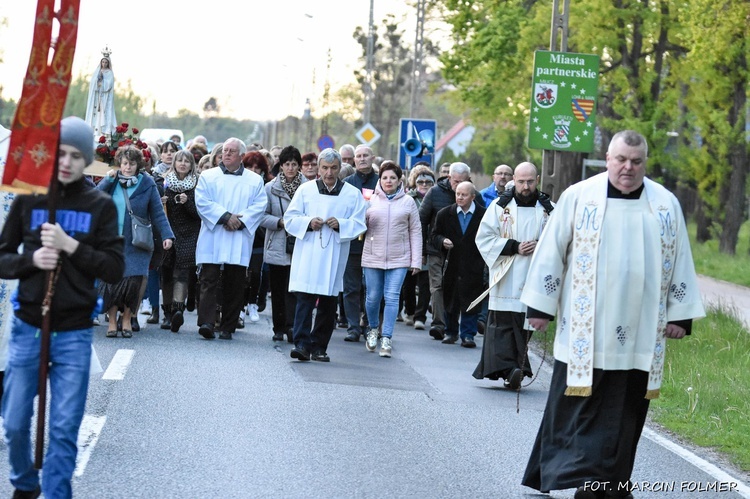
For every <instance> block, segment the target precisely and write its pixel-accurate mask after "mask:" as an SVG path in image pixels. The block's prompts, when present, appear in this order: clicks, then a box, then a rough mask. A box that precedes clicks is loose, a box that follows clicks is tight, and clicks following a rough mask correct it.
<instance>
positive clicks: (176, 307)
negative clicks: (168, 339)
mask: <svg viewBox="0 0 750 499" xmlns="http://www.w3.org/2000/svg"><path fill="white" fill-rule="evenodd" d="M197 183H198V175H197V174H196V172H195V159H194V158H193V155H192V154H191V153H190V152H189V151H178V152H176V153H175V155H174V159H173V162H172V166H171V167H170V169H169V170H168V171H167V173H166V174H165V175H164V197H163V198H162V200H163V201H164V206H165V207H166V210H167V219H168V220H169V225H170V226H171V227H172V230H174V233H175V237H176V239H175V243H174V246H173V247H172V248H171V249H170V250H168V251H166V252H165V253H164V259H163V260H162V268H161V290H162V296H163V297H164V322H162V325H161V327H162V329H170V330H171V331H172V332H173V333H176V332H178V331H179V330H180V326H182V324H183V323H184V322H185V319H184V318H183V313H184V311H185V298H187V295H188V281H189V277H190V273H191V272H192V273H193V274H195V247H196V246H197V244H198V233H199V232H200V228H201V219H200V216H198V211H197V210H196V208H195V186H196V184H197Z"/></svg>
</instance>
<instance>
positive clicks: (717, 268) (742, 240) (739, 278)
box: [687, 222, 750, 287]
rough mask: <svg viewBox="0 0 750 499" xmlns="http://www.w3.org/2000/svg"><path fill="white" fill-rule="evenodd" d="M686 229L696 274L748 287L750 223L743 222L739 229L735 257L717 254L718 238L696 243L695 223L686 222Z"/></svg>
mask: <svg viewBox="0 0 750 499" xmlns="http://www.w3.org/2000/svg"><path fill="white" fill-rule="evenodd" d="M687 229H688V234H689V236H690V248H691V249H692V251H693V261H694V262H695V271H696V272H697V273H699V274H703V275H706V276H709V277H713V278H714V279H720V280H722V281H727V282H733V283H735V284H739V285H740V286H748V287H750V257H748V247H749V246H750V222H745V223H744V224H743V225H742V227H741V228H740V232H739V236H738V237H739V239H738V242H737V252H736V254H735V255H725V254H722V253H719V240H718V236H717V237H716V238H714V239H712V240H710V241H706V242H705V243H696V242H695V230H696V227H695V222H688V224H687Z"/></svg>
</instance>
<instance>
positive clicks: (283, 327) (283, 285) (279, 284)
mask: <svg viewBox="0 0 750 499" xmlns="http://www.w3.org/2000/svg"><path fill="white" fill-rule="evenodd" d="M268 268H269V273H270V277H271V318H272V319H273V332H274V333H280V334H285V333H287V332H288V331H292V330H293V329H294V313H295V311H296V309H297V297H296V296H295V294H294V293H290V292H289V271H290V270H291V269H292V267H291V266H289V265H269V266H268Z"/></svg>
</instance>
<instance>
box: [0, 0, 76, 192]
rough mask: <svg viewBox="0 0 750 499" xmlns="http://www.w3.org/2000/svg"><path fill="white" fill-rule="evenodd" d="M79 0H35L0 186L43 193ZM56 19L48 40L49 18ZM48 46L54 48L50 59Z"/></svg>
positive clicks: (57, 132) (54, 154)
mask: <svg viewBox="0 0 750 499" xmlns="http://www.w3.org/2000/svg"><path fill="white" fill-rule="evenodd" d="M79 5H80V0H62V2H61V6H60V10H59V11H58V12H55V10H54V8H55V0H38V2H37V8H36V24H35V26H34V41H33V45H32V47H31V56H30V57H29V67H28V69H27V70H26V78H25V80H24V82H23V91H22V94H21V99H20V100H19V102H18V108H17V109H16V114H15V117H14V118H13V125H12V126H11V137H10V147H9V149H8V158H7V161H6V164H5V171H4V174H3V179H2V184H1V185H0V188H1V189H4V190H10V191H14V192H24V193H30V192H35V193H46V192H47V188H48V186H49V183H50V178H51V176H52V171H53V169H54V166H55V159H56V157H57V148H58V146H59V141H60V120H61V119H62V113H63V109H64V107H65V99H66V98H67V96H68V88H69V86H70V76H71V69H72V66H73V55H74V53H75V46H76V37H77V36H78V13H79ZM54 19H57V21H58V22H59V25H60V28H59V34H58V37H57V40H56V41H55V42H54V46H53V40H52V28H53V20H54ZM50 50H52V51H53V54H52V58H51V62H50V58H49V56H50Z"/></svg>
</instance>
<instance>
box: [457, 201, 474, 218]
mask: <svg viewBox="0 0 750 499" xmlns="http://www.w3.org/2000/svg"><path fill="white" fill-rule="evenodd" d="M461 212H463V210H462V209H461V207H460V206H458V205H456V213H461ZM466 213H471V214H472V215H473V214H474V201H472V202H471V205H470V206H469V209H468V210H466Z"/></svg>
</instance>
